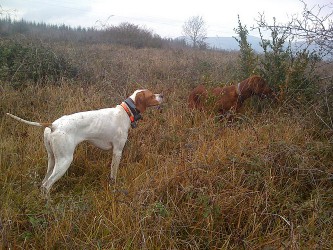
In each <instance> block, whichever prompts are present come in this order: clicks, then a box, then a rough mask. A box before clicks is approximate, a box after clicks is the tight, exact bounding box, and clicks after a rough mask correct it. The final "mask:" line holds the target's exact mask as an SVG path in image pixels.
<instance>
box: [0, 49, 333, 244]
mask: <svg viewBox="0 0 333 250" xmlns="http://www.w3.org/2000/svg"><path fill="white" fill-rule="evenodd" d="M58 49H61V50H66V51H67V54H68V56H69V57H71V58H72V59H73V60H74V61H76V62H77V65H78V68H79V69H81V70H82V71H81V72H85V74H86V75H82V76H81V77H82V78H81V82H66V81H63V82H59V83H58V84H57V85H58V86H56V85H51V84H50V85H45V86H44V87H38V86H32V85H30V86H28V87H26V88H22V89H19V90H13V89H12V88H11V87H10V86H8V84H4V91H3V92H2V93H1V94H0V100H1V106H0V122H1V125H0V137H1V144H0V189H1V192H0V201H1V203H0V211H1V213H0V233H1V241H0V242H1V243H0V245H1V247H2V248H4V249H6V248H11V249H13V248H14V249H16V248H17V249H243V248H245V249H305V248H306V249H330V248H331V246H332V245H333V240H332V232H333V225H332V205H333V198H332V196H333V186H332V178H331V173H332V171H333V169H332V166H333V164H332V163H333V150H332V149H333V148H332V137H331V135H330V134H329V133H326V132H327V130H323V129H322V128H321V124H320V119H318V117H317V116H316V115H315V114H314V112H313V110H312V109H311V107H304V109H296V108H293V107H292V106H289V105H288V104H287V103H285V104H272V103H271V102H270V101H264V102H263V103H262V109H260V110H259V109H254V108H253V107H251V106H246V107H245V108H244V110H243V113H242V114H241V115H240V116H239V118H238V119H237V120H236V121H235V122H233V123H232V124H230V123H226V122H218V121H216V120H215V119H214V118H212V117H210V116H209V115H206V114H204V113H200V112H196V111H190V110H188V109H187V104H186V101H187V95H188V92H189V90H190V89H191V87H192V86H194V85H195V84H198V83H199V82H200V83H202V82H203V83H205V84H206V85H218V84H222V83H226V82H231V81H232V80H233V79H234V78H233V77H234V73H235V70H234V69H237V65H235V62H236V61H237V56H235V55H233V54H232V53H219V52H198V51H190V50H189V51H184V50H179V51H175V50H174V51H172V50H155V49H141V50H135V49H125V48H122V47H107V46H84V47H73V48H70V47H65V48H58ZM87 72H88V73H87ZM82 74H83V73H82ZM84 79H85V80H84ZM237 80H238V79H237ZM139 87H147V88H150V89H152V90H153V91H155V92H160V91H164V94H165V95H166V97H167V100H166V103H165V104H164V105H163V108H162V109H161V110H157V109H154V108H152V109H149V110H148V111H147V112H146V113H145V114H144V120H142V121H140V122H139V126H138V128H136V129H132V130H130V134H129V140H128V142H127V144H126V146H125V149H124V152H123V157H122V160H121V166H120V170H119V173H118V174H119V175H118V177H119V178H118V181H117V184H116V185H115V186H109V183H108V176H109V174H110V169H109V168H110V167H109V166H110V162H111V157H112V154H111V152H110V151H102V150H99V149H96V148H95V147H93V146H91V145H88V144H85V143H83V144H82V145H79V147H78V148H77V150H76V152H75V155H74V161H73V163H72V165H71V167H70V168H69V171H68V172H67V173H66V174H65V176H64V177H62V178H61V179H60V180H59V181H58V182H57V183H56V184H55V185H54V187H53V189H52V191H51V197H52V201H50V202H46V201H45V200H44V199H42V198H41V196H40V192H39V186H40V183H41V180H42V178H43V176H44V174H45V172H46V165H47V156H46V152H45V150H44V146H43V142H42V135H43V131H42V130H41V129H40V128H36V127H30V126H27V125H25V124H21V123H18V122H16V121H14V120H12V119H10V118H8V117H6V116H4V113H5V112H11V113H14V114H17V115H19V116H21V117H24V118H27V119H29V120H37V121H52V120H55V119H56V118H58V117H60V116H61V115H64V114H69V113H73V112H77V111H83V110H89V109H97V108H104V107H112V106H115V105H116V104H118V103H120V102H121V101H123V100H124V99H125V98H126V97H127V96H128V94H130V93H131V91H133V90H134V89H136V88H139Z"/></svg>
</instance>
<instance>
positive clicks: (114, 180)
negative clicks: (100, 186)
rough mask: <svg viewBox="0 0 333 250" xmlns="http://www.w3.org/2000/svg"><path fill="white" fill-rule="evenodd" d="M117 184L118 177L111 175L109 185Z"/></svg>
mask: <svg viewBox="0 0 333 250" xmlns="http://www.w3.org/2000/svg"><path fill="white" fill-rule="evenodd" d="M115 184H116V179H115V178H113V177H112V176H110V180H109V185H110V186H114V185H115Z"/></svg>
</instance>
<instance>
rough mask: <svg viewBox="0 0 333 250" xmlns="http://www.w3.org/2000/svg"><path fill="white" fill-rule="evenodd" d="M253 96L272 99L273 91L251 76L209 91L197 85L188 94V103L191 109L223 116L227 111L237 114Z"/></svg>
mask: <svg viewBox="0 0 333 250" xmlns="http://www.w3.org/2000/svg"><path fill="white" fill-rule="evenodd" d="M253 95H257V96H259V97H273V91H272V90H271V89H270V88H269V86H268V84H267V82H266V81H265V80H264V79H263V78H262V77H260V76H251V77H249V78H247V79H245V80H244V81H242V82H240V83H238V84H236V85H231V86H226V87H222V88H221V87H217V88H214V89H212V90H211V91H207V89H206V88H205V86H203V85H199V86H197V87H196V88H194V89H193V90H192V92H191V93H190V96H189V99H188V102H189V107H190V108H192V109H199V110H204V109H211V110H212V111H213V112H214V113H219V114H220V115H221V116H224V115H225V114H226V113H227V112H228V111H234V112H238V111H239V109H240V107H241V106H242V104H243V103H244V101H245V100H246V99H248V98H250V97H251V96H253Z"/></svg>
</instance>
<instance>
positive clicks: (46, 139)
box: [42, 128, 54, 184]
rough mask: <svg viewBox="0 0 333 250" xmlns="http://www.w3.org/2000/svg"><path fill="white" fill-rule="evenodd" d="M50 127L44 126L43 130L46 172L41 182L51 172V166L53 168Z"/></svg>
mask: <svg viewBox="0 0 333 250" xmlns="http://www.w3.org/2000/svg"><path fill="white" fill-rule="evenodd" d="M50 136H51V129H50V128H45V130H44V144H45V149H46V151H47V158H48V161H47V172H46V174H45V177H44V179H43V181H42V184H44V182H45V181H46V180H47V179H48V178H49V177H50V175H51V174H52V171H53V168H54V154H53V150H52V146H51V140H50Z"/></svg>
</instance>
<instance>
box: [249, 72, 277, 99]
mask: <svg viewBox="0 0 333 250" xmlns="http://www.w3.org/2000/svg"><path fill="white" fill-rule="evenodd" d="M248 82H249V85H251V88H252V91H253V94H255V95H257V96H259V97H260V98H272V97H274V92H273V90H272V89H271V88H270V87H269V86H268V84H267V82H266V81H265V80H264V79H263V78H262V77H260V76H252V77H250V78H249V79H248Z"/></svg>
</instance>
